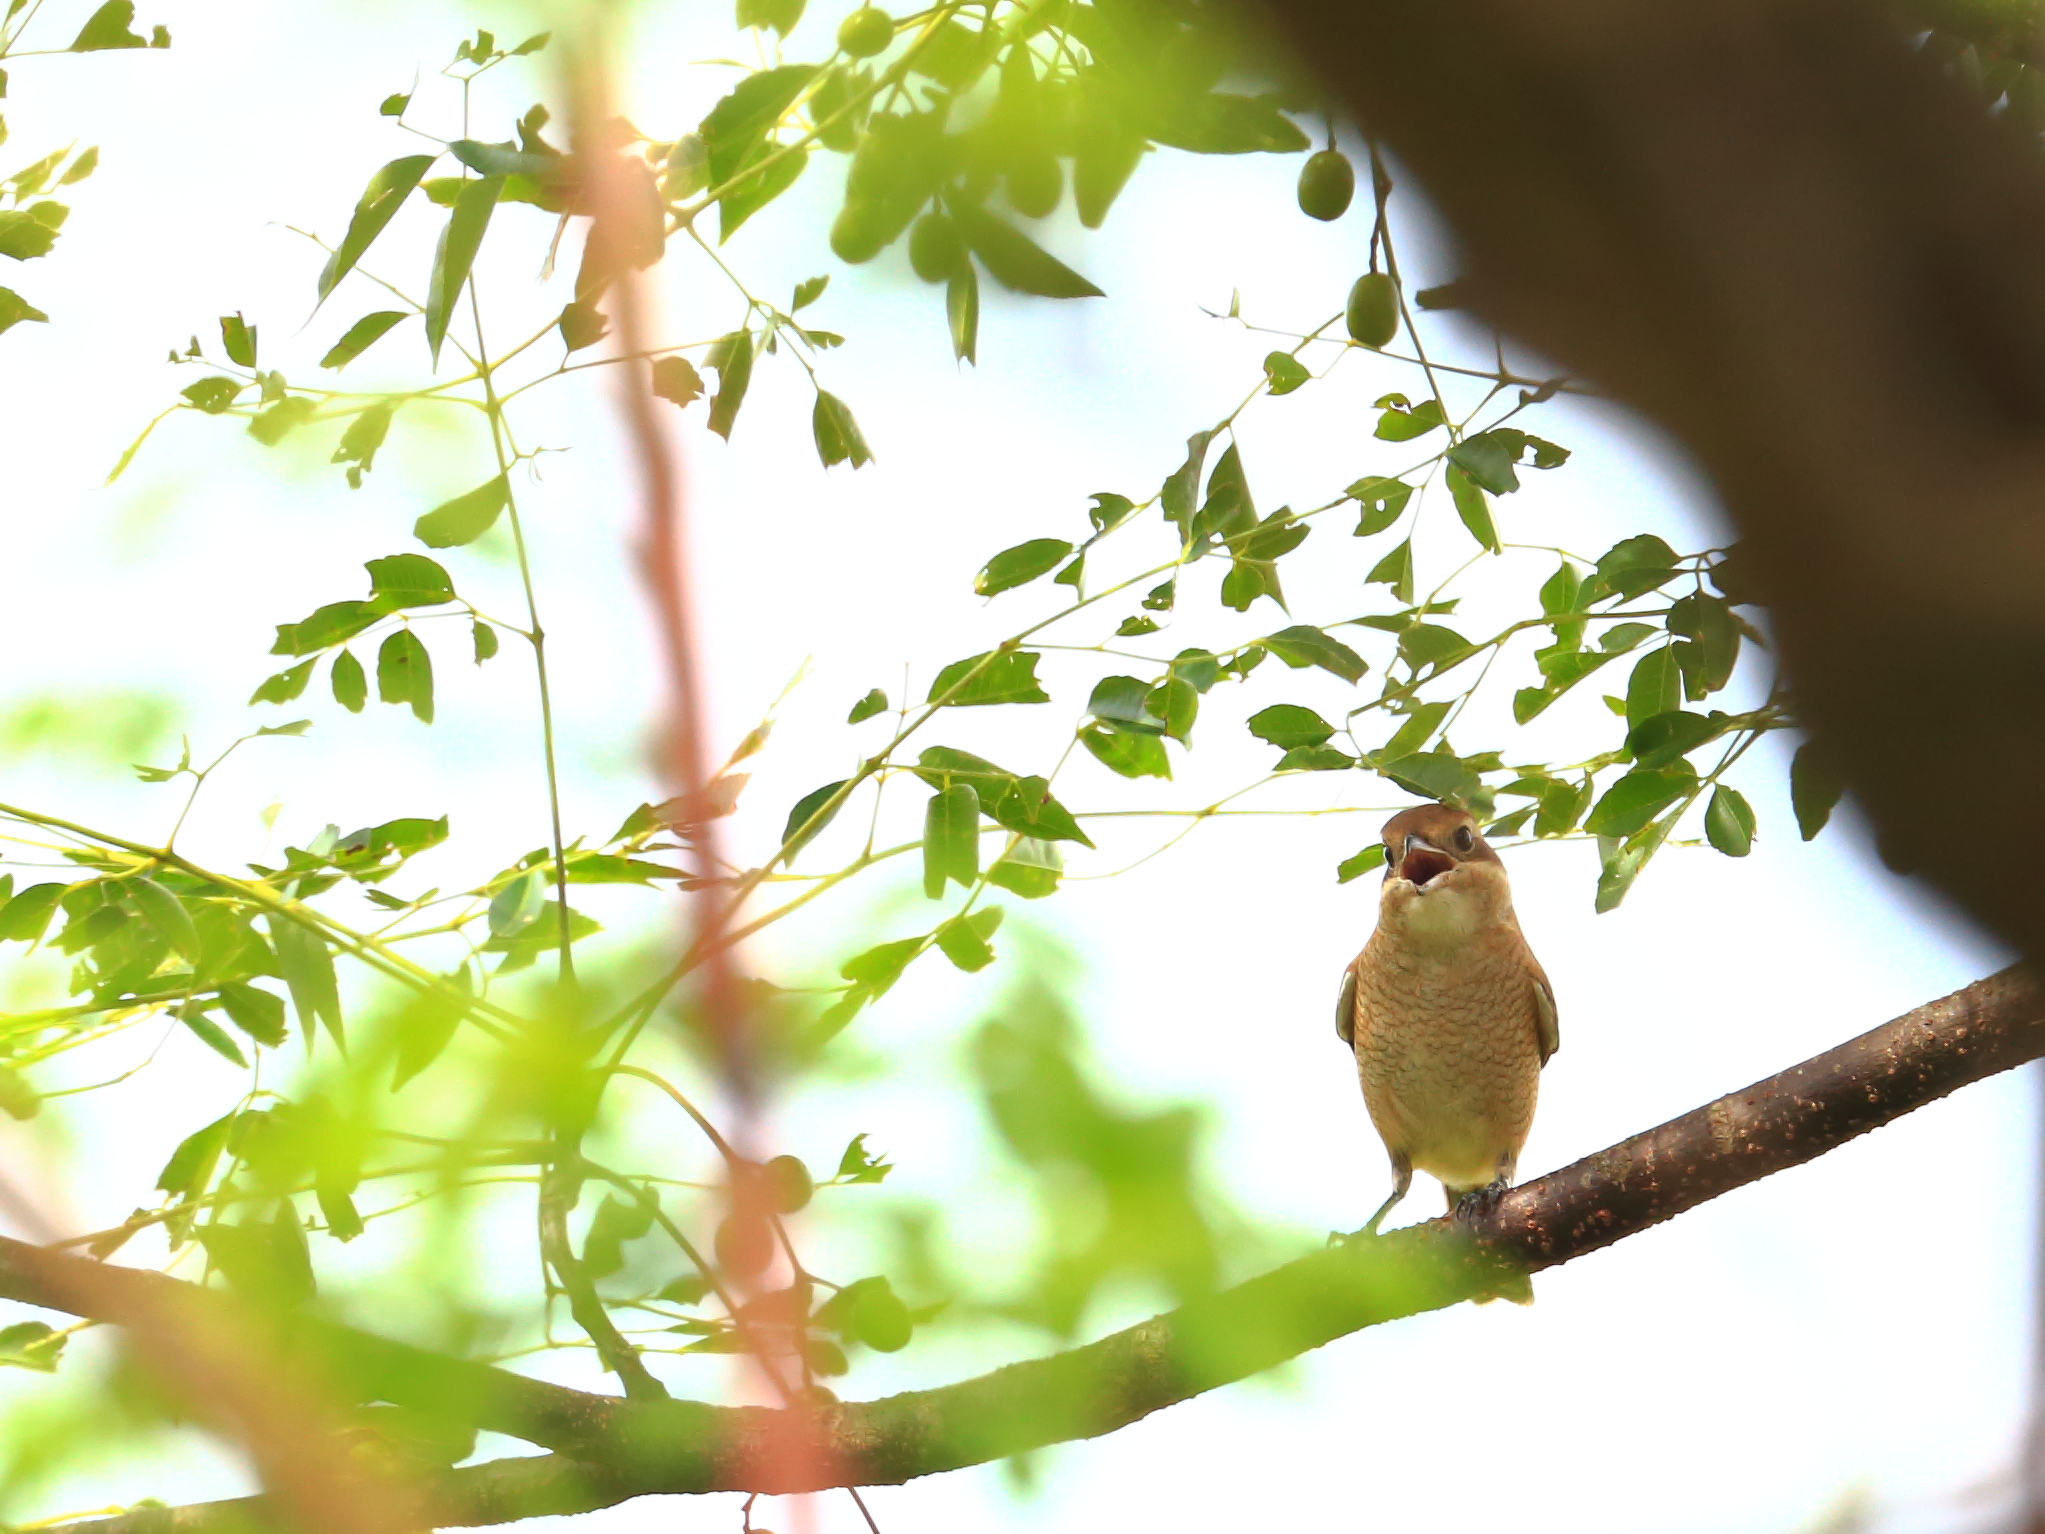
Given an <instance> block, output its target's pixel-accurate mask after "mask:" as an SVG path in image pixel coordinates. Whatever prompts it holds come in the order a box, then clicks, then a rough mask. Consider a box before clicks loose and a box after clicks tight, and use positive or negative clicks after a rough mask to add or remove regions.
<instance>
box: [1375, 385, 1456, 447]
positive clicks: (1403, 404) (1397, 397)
mask: <svg viewBox="0 0 2045 1534" xmlns="http://www.w3.org/2000/svg"><path fill="white" fill-rule="evenodd" d="M1378 409H1379V411H1380V412H1381V413H1380V414H1379V416H1378V425H1377V430H1376V431H1375V432H1374V433H1373V435H1374V436H1376V437H1377V439H1378V440H1379V441H1380V442H1411V441H1412V440H1413V439H1414V438H1415V437H1424V436H1426V435H1427V434H1428V433H1429V432H1431V431H1433V430H1434V429H1435V428H1436V427H1438V426H1440V425H1442V424H1443V421H1442V413H1441V406H1440V405H1439V404H1438V403H1436V402H1435V401H1434V400H1431V399H1424V400H1422V401H1421V402H1420V403H1419V404H1417V405H1409V404H1408V403H1407V400H1406V396H1405V395H1403V394H1387V395H1386V396H1385V397H1384V398H1383V399H1381V400H1379V401H1378Z"/></svg>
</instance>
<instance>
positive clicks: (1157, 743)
mask: <svg viewBox="0 0 2045 1534" xmlns="http://www.w3.org/2000/svg"><path fill="white" fill-rule="evenodd" d="M1079 742H1080V744H1081V745H1083V746H1085V747H1086V749H1087V750H1088V751H1090V752H1091V753H1092V754H1093V755H1094V757H1095V758H1096V759H1097V760H1098V761H1099V762H1100V763H1101V765H1103V766H1104V767H1106V768H1108V770H1109V771H1111V772H1117V773H1120V774H1121V775H1122V776H1123V777H1125V778H1169V777H1170V776H1171V775H1172V764H1171V759H1170V758H1169V757H1168V756H1166V755H1165V745H1164V739H1163V737H1162V736H1160V735H1158V734H1155V733H1152V732H1146V731H1142V730H1136V729H1131V728H1130V727H1129V726H1128V725H1124V724H1116V723H1114V722H1112V721H1109V720H1096V721H1094V722H1093V723H1092V724H1089V725H1087V726H1086V727H1085V728H1083V729H1082V730H1081V731H1080V732H1079Z"/></svg>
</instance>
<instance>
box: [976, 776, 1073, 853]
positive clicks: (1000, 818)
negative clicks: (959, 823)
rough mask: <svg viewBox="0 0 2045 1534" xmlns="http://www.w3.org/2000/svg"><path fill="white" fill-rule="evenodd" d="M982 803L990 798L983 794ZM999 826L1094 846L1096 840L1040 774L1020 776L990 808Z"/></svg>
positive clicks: (1025, 833) (989, 811) (988, 809)
mask: <svg viewBox="0 0 2045 1534" xmlns="http://www.w3.org/2000/svg"><path fill="white" fill-rule="evenodd" d="M981 803H982V805H983V806H984V805H986V798H985V795H984V794H983V795H982V797H981ZM987 813H988V814H989V815H991V816H993V818H994V821H995V823H996V824H997V825H1002V826H1006V827H1007V828H1008V829H1009V830H1011V831H1017V832H1020V833H1022V834H1023V835H1025V836H1034V837H1037V838H1038V839H1040V840H1043V841H1056V842H1078V843H1080V844H1081V845H1082V846H1086V847H1091V846H1092V845H1093V841H1092V839H1091V838H1089V837H1088V836H1087V834H1086V833H1085V832H1084V831H1082V830H1080V829H1079V822H1078V821H1076V820H1074V819H1073V818H1072V812H1071V811H1070V810H1068V809H1066V808H1065V806H1064V805H1062V804H1060V803H1059V802H1058V801H1057V800H1056V799H1054V798H1053V797H1052V796H1051V785H1050V783H1049V782H1048V781H1047V780H1045V779H1043V778H1038V777H1029V778H1016V779H1014V780H1013V781H1012V782H1011V783H1010V784H1009V786H1008V790H1007V792H1005V793H1003V794H1002V795H1001V797H1000V798H999V799H997V800H995V801H994V803H993V805H992V806H989V807H987Z"/></svg>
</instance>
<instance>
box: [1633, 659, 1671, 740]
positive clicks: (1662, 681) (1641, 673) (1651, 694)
mask: <svg viewBox="0 0 2045 1534" xmlns="http://www.w3.org/2000/svg"><path fill="white" fill-rule="evenodd" d="M1682 701H1683V673H1682V669H1681V668H1680V667H1679V666H1678V665H1677V664H1676V652H1675V650H1674V648H1673V647H1671V646H1669V645H1664V646H1662V647H1661V648H1660V649H1659V650H1650V651H1649V652H1648V653H1647V654H1645V655H1643V656H1641V658H1640V659H1639V660H1638V661H1637V662H1635V664H1634V667H1633V675H1632V676H1630V677H1628V678H1627V681H1626V725H1627V728H1628V729H1634V728H1637V727H1638V726H1639V725H1641V724H1642V723H1644V722H1645V721H1647V720H1649V719H1652V718H1653V717H1654V716H1655V715H1656V714H1666V713H1669V712H1671V711H1672V710H1674V709H1675V708H1676V707H1677V706H1678V705H1679V704H1681V703H1682Z"/></svg>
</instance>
